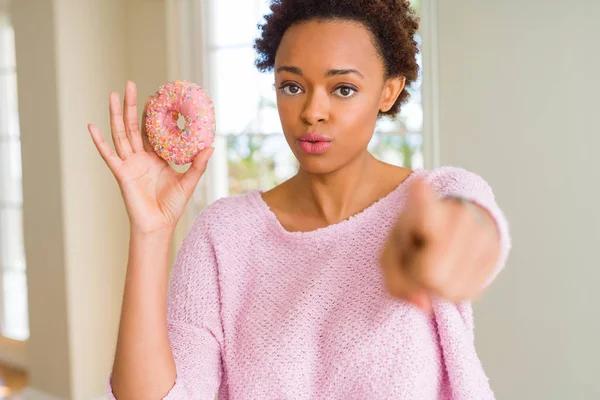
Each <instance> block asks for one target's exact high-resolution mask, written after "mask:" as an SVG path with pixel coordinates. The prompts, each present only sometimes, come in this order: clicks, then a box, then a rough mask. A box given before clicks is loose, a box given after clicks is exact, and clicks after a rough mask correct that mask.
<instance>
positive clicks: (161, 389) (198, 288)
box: [109, 210, 224, 400]
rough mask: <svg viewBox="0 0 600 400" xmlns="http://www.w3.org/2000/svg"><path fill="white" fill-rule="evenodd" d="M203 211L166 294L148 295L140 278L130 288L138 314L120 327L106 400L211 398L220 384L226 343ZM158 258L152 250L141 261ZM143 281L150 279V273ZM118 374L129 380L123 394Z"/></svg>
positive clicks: (133, 304)
mask: <svg viewBox="0 0 600 400" xmlns="http://www.w3.org/2000/svg"><path fill="white" fill-rule="evenodd" d="M206 211H208V210H205V213H206ZM205 213H203V214H201V215H200V217H198V219H197V220H196V222H195V223H194V225H193V227H192V229H191V230H190V232H189V233H188V235H187V236H186V238H185V240H184V241H183V243H182V246H181V249H180V250H179V252H178V253H177V258H176V261H175V265H174V266H173V272H172V276H171V281H170V284H169V289H168V293H167V291H166V290H165V291H164V292H163V291H162V290H161V291H160V298H157V297H159V296H158V293H159V292H158V290H157V288H156V287H154V290H153V291H152V289H153V287H152V285H147V286H146V287H142V283H141V282H143V281H144V280H143V279H142V278H141V276H140V277H139V278H140V279H139V280H138V282H139V284H138V285H130V286H129V287H128V289H129V290H130V291H131V293H130V294H128V295H129V298H130V299H132V301H131V303H129V307H131V309H135V311H136V313H135V316H131V315H129V314H128V316H129V318H130V320H129V321H128V322H127V323H129V325H127V323H125V324H124V325H123V326H122V330H123V334H121V333H120V338H119V339H120V340H121V336H122V337H123V339H122V345H121V344H119V345H118V349H121V350H120V351H121V354H119V356H121V360H122V361H120V363H119V365H118V368H117V361H116V360H115V369H114V370H113V374H115V375H113V379H112V388H111V387H110V386H109V398H112V399H114V398H117V399H119V400H121V399H127V398H135V399H140V398H143V399H162V398H164V399H169V400H179V399H192V398H193V399H211V400H212V399H214V398H215V393H216V392H217V389H218V387H219V385H220V382H221V367H222V363H221V348H222V345H223V341H224V339H223V330H222V322H221V314H220V295H219V285H218V269H217V264H216V260H215V257H214V251H213V248H212V245H211V242H210V239H209V233H208V231H209V229H208V227H207V224H206V223H205V220H206V218H205ZM156 255H157V253H156V252H154V250H153V251H149V252H148V254H146V255H144V256H143V258H144V259H145V260H146V261H148V262H150V263H153V262H156V259H155V258H152V257H155V256H156ZM165 257H166V254H165ZM150 260H154V261H150ZM148 265H151V264H146V265H145V267H146V268H145V270H146V271H148V270H150V269H151V268H147V267H148ZM150 275H152V274H150ZM163 276H164V275H163ZM144 277H145V278H144V279H148V278H149V276H148V273H146V272H145V273H144ZM128 279H129V277H128ZM154 284H157V282H154ZM164 287H166V285H165V286H161V288H164ZM126 288H127V284H126ZM136 295H137V296H136ZM150 298H152V299H150ZM143 299H145V300H146V301H145V302H144V300H143ZM135 300H137V303H134V301H135ZM134 307H137V308H134ZM125 310H126V309H125V301H124V311H125ZM124 314H125V313H124ZM124 318H126V317H124ZM124 322H125V321H123V322H122V324H123V323H124ZM134 323H137V325H135V326H134ZM152 329H156V331H153V330H152ZM136 350H137V352H136V353H135V354H134V352H135V351H136ZM118 352H119V350H118ZM133 371H135V375H134V373H133ZM119 373H120V374H121V375H120V376H122V379H123V381H124V382H127V383H126V385H123V386H127V389H125V390H127V392H125V391H123V392H122V393H121V392H119V390H122V388H121V387H119V386H118V385H119V384H120V382H119V380H118V379H119V378H118V377H117V375H116V374H119ZM115 378H117V379H115Z"/></svg>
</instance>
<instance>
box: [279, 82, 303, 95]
mask: <svg viewBox="0 0 600 400" xmlns="http://www.w3.org/2000/svg"><path fill="white" fill-rule="evenodd" d="M279 90H281V91H282V92H283V94H285V95H288V96H295V95H297V94H300V93H302V89H301V88H300V86H298V85H296V84H294V83H285V84H283V85H281V87H280V88H279Z"/></svg>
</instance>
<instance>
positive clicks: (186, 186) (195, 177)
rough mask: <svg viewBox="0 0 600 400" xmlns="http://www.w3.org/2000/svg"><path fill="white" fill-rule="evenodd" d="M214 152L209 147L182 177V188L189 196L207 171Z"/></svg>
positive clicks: (199, 154) (197, 156) (195, 159)
mask: <svg viewBox="0 0 600 400" xmlns="http://www.w3.org/2000/svg"><path fill="white" fill-rule="evenodd" d="M214 150H215V149H214V148H213V147H207V148H205V149H203V150H202V151H201V152H200V153H198V154H197V155H196V157H195V158H194V160H193V161H192V164H191V165H190V167H189V168H188V170H187V171H185V173H184V174H183V176H182V177H181V186H182V187H183V190H185V193H186V194H187V195H188V196H190V195H191V194H192V192H193V191H194V188H195V187H196V185H197V184H198V181H199V180H200V178H201V177H202V175H203V174H204V171H206V166H207V165H208V160H209V159H210V156H211V155H212V153H213V151H214Z"/></svg>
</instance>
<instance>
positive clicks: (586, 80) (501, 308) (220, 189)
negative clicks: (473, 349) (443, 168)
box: [0, 0, 600, 400]
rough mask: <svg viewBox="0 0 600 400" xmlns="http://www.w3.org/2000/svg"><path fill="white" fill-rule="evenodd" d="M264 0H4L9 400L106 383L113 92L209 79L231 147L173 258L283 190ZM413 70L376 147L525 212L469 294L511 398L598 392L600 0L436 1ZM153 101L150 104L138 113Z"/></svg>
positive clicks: (3, 281) (218, 159)
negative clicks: (242, 197)
mask: <svg viewBox="0 0 600 400" xmlns="http://www.w3.org/2000/svg"><path fill="white" fill-rule="evenodd" d="M267 3H268V1H267V0H0V399H2V398H22V399H34V400H37V399H41V400H44V399H75V400H79V399H86V400H87V399H92V400H94V399H101V398H104V387H105V384H106V378H107V376H108V373H109V372H110V368H111V364H112V357H113V352H114V345H115V340H116V333H117V326H118V325H117V324H118V318H119V311H120V303H121V296H122V289H123V280H124V273H125V263H126V258H127V245H128V237H129V232H128V224H127V218H126V214H125V210H124V207H123V205H122V200H121V198H120V196H119V191H118V187H117V185H116V183H115V181H114V179H113V177H112V175H111V174H110V171H109V170H108V169H107V168H106V166H105V165H104V163H103V161H102V160H101V158H100V157H99V156H98V155H97V153H96V150H95V148H94V146H93V144H92V141H91V140H90V138H89V134H88V132H87V128H86V125H87V123H89V122H92V123H94V124H96V125H98V126H99V127H100V128H101V129H102V131H103V132H104V134H105V135H106V137H107V139H108V138H109V120H108V95H109V93H110V92H111V91H118V92H120V93H121V95H123V90H124V88H125V83H126V81H127V80H133V81H134V82H136V84H137V86H138V95H139V99H140V100H139V102H140V103H142V102H143V101H144V99H146V98H147V97H148V96H149V95H151V94H153V93H154V91H155V90H156V89H157V88H158V87H159V86H160V85H161V84H164V83H166V82H168V81H170V80H174V79H187V80H191V81H194V82H196V83H198V84H200V85H201V86H203V87H205V88H206V89H207V90H208V91H209V93H210V95H211V97H212V98H213V100H214V101H215V108H216V111H217V118H218V120H217V130H218V132H217V139H216V144H215V147H216V150H215V153H214V155H213V158H212V160H211V164H210V168H209V170H208V172H207V173H206V174H205V176H204V177H203V178H202V180H201V182H200V184H199V186H198V188H197V191H196V193H195V195H194V198H193V201H192V202H191V203H190V204H189V207H188V210H187V212H186V216H185V217H184V218H183V219H182V221H181V222H180V225H179V226H178V229H177V233H176V240H175V241H174V243H173V249H172V256H173V255H174V254H175V251H176V250H177V248H178V246H179V243H180V241H181V239H182V238H183V236H184V235H185V233H186V232H187V229H189V226H190V224H191V222H192V221H193V218H194V216H195V215H196V214H197V213H198V212H200V211H201V210H202V209H203V208H204V207H206V205H208V204H210V203H212V202H213V201H215V200H217V199H218V198H221V197H224V196H230V195H237V194H241V193H245V192H248V191H250V190H253V189H263V190H266V189H269V188H271V187H273V186H274V185H276V184H278V183H280V182H283V181H284V180H286V179H287V178H289V177H291V176H292V175H293V174H294V172H295V168H296V163H295V159H294V157H293V155H292V153H291V151H290V150H289V148H288V147H287V144H286V142H285V139H284V138H283V135H282V133H281V126H280V123H279V118H278V115H277V109H276V104H275V90H274V88H273V77H272V75H271V74H261V73H258V72H257V71H256V69H255V68H254V65H253V61H254V53H253V48H252V45H253V39H254V38H255V37H256V35H257V33H258V30H257V24H258V23H260V22H261V21H262V16H263V15H264V14H265V13H266V12H267V11H268V7H267ZM412 3H413V5H414V7H415V9H416V10H417V12H418V14H419V16H420V17H421V29H420V31H419V33H418V35H417V38H416V39H417V41H418V43H419V45H420V47H421V54H420V56H419V63H420V65H421V66H422V74H421V77H420V79H419V80H418V81H417V82H416V83H415V84H414V85H413V86H412V87H411V88H410V90H411V100H410V102H409V103H408V104H407V105H405V106H404V107H403V109H402V113H401V115H400V116H399V117H398V118H397V119H395V120H390V119H384V120H381V121H380V123H379V124H378V126H377V131H376V134H375V136H374V138H373V140H372V142H371V143H370V149H371V151H372V152H373V154H375V155H376V156H377V157H378V158H380V159H382V160H385V161H387V162H390V163H393V164H397V165H403V166H406V167H409V168H421V167H424V168H434V167H437V166H440V165H455V166H461V167H464V168H467V169H469V170H471V171H473V172H476V173H478V174H480V175H481V176H483V177H484V178H485V179H486V180H487V181H488V182H489V183H490V184H491V185H492V187H493V189H494V191H495V193H496V197H497V200H498V203H499V204H500V206H501V207H502V208H503V210H504V211H505V213H506V215H507V217H508V219H509V222H510V224H511V231H512V235H513V242H514V248H513V251H512V253H511V256H510V259H509V262H508V265H507V267H506V269H505V271H504V272H503V273H502V274H501V275H500V276H499V277H498V279H497V281H496V282H495V283H494V285H492V287H491V288H490V289H489V290H488V292H487V293H486V295H485V296H484V297H483V298H482V299H481V300H480V301H478V302H477V303H476V304H475V314H476V315H475V318H476V342H477V343H476V344H477V348H478V351H479V354H480V357H481V359H482V362H483V364H484V367H485V369H486V372H487V373H488V375H489V377H490V379H491V385H492V388H493V389H494V391H495V392H496V396H497V398H498V399H515V400H521V399H523V400H525V399H528V400H529V399H569V400H571V399H600V382H599V381H598V379H597V375H598V366H597V364H598V360H599V359H600V344H599V343H598V338H599V337H600V318H599V316H600V312H599V311H598V306H600V295H599V290H598V286H599V284H600V255H599V254H598V251H597V247H598V245H599V244H600V211H599V210H598V204H600V188H599V185H600V167H599V166H598V149H599V148H600V139H599V137H600V129H599V128H600V127H599V122H598V115H600V114H599V112H598V110H597V108H598V107H599V106H600V102H599V101H598V93H600V77H599V76H598V71H600V52H599V51H598V43H600V25H598V22H597V21H599V20H600V1H598V0H572V1H570V2H564V1H558V0H529V1H526V2H523V1H518V0H504V1H479V0H454V1H452V2H450V1H445V0H421V1H417V0H415V1H412ZM139 108H140V112H141V107H139Z"/></svg>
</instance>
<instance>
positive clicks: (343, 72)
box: [277, 65, 364, 79]
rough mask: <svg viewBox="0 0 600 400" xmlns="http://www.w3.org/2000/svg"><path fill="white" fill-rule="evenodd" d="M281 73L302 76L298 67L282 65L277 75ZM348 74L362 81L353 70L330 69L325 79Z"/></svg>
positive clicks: (359, 74) (361, 75)
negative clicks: (285, 72)
mask: <svg viewBox="0 0 600 400" xmlns="http://www.w3.org/2000/svg"><path fill="white" fill-rule="evenodd" d="M282 71H287V72H289V73H292V74H295V75H300V76H303V75H302V70H301V69H300V68H298V67H291V66H287V65H283V66H281V67H279V68H277V73H279V72H282ZM348 74H356V75H358V76H360V77H361V78H363V79H364V76H363V74H361V73H360V72H359V71H358V70H356V69H353V68H344V69H330V70H329V71H327V72H326V73H325V77H326V78H329V77H332V76H336V75H348Z"/></svg>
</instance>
